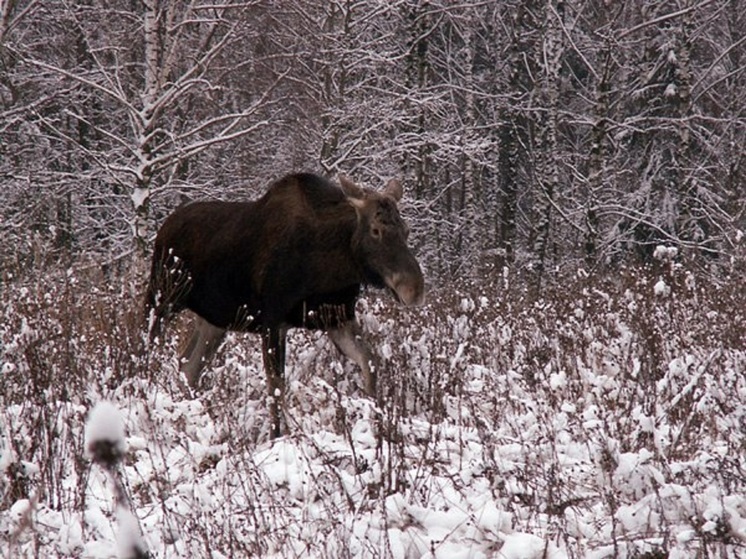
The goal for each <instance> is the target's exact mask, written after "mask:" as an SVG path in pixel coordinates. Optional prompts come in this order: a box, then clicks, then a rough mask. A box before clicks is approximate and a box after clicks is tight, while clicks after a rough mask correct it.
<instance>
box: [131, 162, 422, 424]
mask: <svg viewBox="0 0 746 559" xmlns="http://www.w3.org/2000/svg"><path fill="white" fill-rule="evenodd" d="M402 193H403V191H402V187H401V183H400V182H399V181H398V180H391V181H389V183H388V184H387V185H386V187H385V188H384V189H383V190H382V191H374V190H370V189H366V188H362V187H360V186H358V185H356V184H355V183H353V182H352V181H351V180H350V179H348V178H346V177H340V184H339V186H337V185H336V184H334V183H332V182H330V181H328V180H326V179H324V178H322V177H320V176H317V175H314V174H308V173H303V174H293V175H288V176H286V177H284V178H282V179H280V180H278V181H277V182H275V183H273V184H272V185H271V186H270V187H269V189H268V190H267V192H266V193H265V194H264V195H263V196H262V197H261V198H259V199H257V200H255V201H250V202H216V201H211V202H193V203H190V204H187V205H185V206H183V207H181V208H179V209H177V210H176V211H174V212H173V213H172V214H171V215H170V216H169V217H168V218H167V219H166V220H165V221H164V223H163V225H162V226H161V228H160V230H159V231H158V234H157V236H156V241H155V248H154V252H153V260H152V268H151V275H150V281H149V285H148V289H147V295H146V308H147V311H148V318H149V327H150V336H151V339H152V338H154V337H156V336H158V335H160V334H161V332H162V330H163V324H164V322H165V321H166V319H167V318H168V317H169V316H171V315H173V314H175V313H178V312H180V311H181V310H184V309H189V310H191V311H193V312H194V314H196V315H197V317H196V320H195V326H194V331H193V333H192V336H191V339H190V341H189V343H188V344H187V347H186V350H185V351H184V353H183V354H182V366H181V369H182V372H184V374H185V375H186V377H187V380H188V382H189V384H190V386H191V387H192V388H195V387H196V386H197V384H198V380H199V375H200V373H201V371H202V369H203V368H204V366H205V364H206V363H207V362H208V361H209V359H210V358H211V357H212V355H213V354H214V352H215V351H216V350H217V347H218V346H219V345H220V342H221V341H222V340H223V338H224V336H225V333H226V331H228V330H241V331H250V332H257V333H259V334H260V335H261V336H262V345H263V350H264V352H263V353H264V365H265V370H266V373H267V379H268V388H269V390H270V395H271V396H275V395H278V394H279V395H281V394H282V393H283V391H284V386H283V385H284V382H283V370H284V360H285V359H284V358H285V337H286V333H287V330H288V329H289V328H292V327H299V328H308V329H320V330H324V331H326V332H327V333H328V334H329V336H330V337H331V339H332V340H333V341H334V343H335V345H336V346H337V347H338V348H339V349H340V350H341V351H342V352H343V353H344V354H345V355H347V356H348V357H349V358H351V359H353V360H354V361H355V362H357V363H358V365H359V366H360V367H361V369H362V371H363V380H364V385H365V389H366V391H367V392H368V393H369V394H370V395H371V396H372V395H374V394H375V391H376V388H375V376H374V372H373V368H372V367H371V361H372V354H371V352H370V350H369V349H368V347H367V345H366V344H365V342H364V341H363V340H362V337H361V335H360V334H361V332H360V330H359V326H358V325H357V322H356V320H355V301H356V300H357V297H358V296H359V293H360V287H361V286H362V285H373V286H377V287H385V288H388V289H389V290H390V291H391V292H392V294H393V295H394V297H395V298H396V299H397V300H398V301H399V302H401V303H403V304H405V305H414V304H419V303H421V302H422V301H423V298H424V279H423V275H422V271H421V269H420V266H419V264H418V262H417V260H416V259H415V257H414V255H413V254H412V252H411V250H410V249H409V247H408V245H407V237H408V234H409V228H408V227H407V225H406V224H405V223H404V221H403V220H402V218H401V216H400V215H399V211H398V208H397V203H398V202H399V200H400V199H401V197H402ZM280 398H281V396H280ZM273 402H274V404H273V405H271V406H270V419H271V421H272V434H273V435H275V436H277V435H279V434H280V418H279V411H278V407H277V404H278V402H277V398H274V399H273Z"/></svg>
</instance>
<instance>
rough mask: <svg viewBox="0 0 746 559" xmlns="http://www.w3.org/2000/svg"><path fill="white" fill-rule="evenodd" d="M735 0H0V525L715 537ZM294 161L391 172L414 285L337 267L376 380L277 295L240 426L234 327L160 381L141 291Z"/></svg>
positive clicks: (735, 546)
mask: <svg viewBox="0 0 746 559" xmlns="http://www.w3.org/2000/svg"><path fill="white" fill-rule="evenodd" d="M745 8H746V3H745V2H743V1H741V0H505V1H498V0H489V1H480V0H453V1H447V0H429V1H426V0H393V1H387V0H323V1H321V0H249V1H238V0H214V1H211V0H189V1H187V0H0V557H2V558H3V559H5V558H8V559H11V558H12V559H17V558H19V557H50V558H51V557H59V558H68V557H88V558H92V559H109V558H110V557H112V556H114V555H115V553H116V549H117V545H118V546H119V552H118V556H119V557H142V556H144V550H145V549H148V550H149V551H150V555H149V556H150V557H158V558H163V559H165V558H169V559H170V558H181V557H209V558H211V559H218V558H221V557H278V558H285V557H335V558H336V557H386V558H397V559H399V558H401V559H404V558H410V557H428V558H438V557H442V558H448V559H452V558H454V557H463V558H467V557H468V558H472V559H478V558H486V557H501V558H503V559H539V558H551V559H565V558H567V559H576V558H577V559H580V558H583V559H586V558H591V559H604V558H611V557H614V558H620V559H621V558H625V559H627V558H629V559H660V558H662V557H668V558H670V559H684V558H686V559H688V558H691V557H701V558H707V557H722V558H727V559H731V558H732V559H735V558H737V557H738V558H740V557H743V556H744V549H746V452H744V449H746V405H745V403H746V375H744V371H745V370H746V336H745V335H744V332H746V304H745V303H744V290H743V278H744V270H745V269H746V251H745V249H744V246H745V244H746V240H744V231H745V230H746V214H745V210H746V189H745V188H744V177H745V171H746V169H745V168H744V165H745V164H746V161H744V158H745V156H746V150H745V149H744V145H746V144H745V142H744V140H745V136H746V93H745V92H746V9H745ZM299 170H307V171H315V172H319V173H322V174H325V175H327V176H330V177H332V178H333V177H334V176H335V175H336V174H337V173H338V172H344V173H346V174H348V175H349V176H350V177H352V178H353V179H354V180H356V181H358V182H359V183H362V184H364V185H368V186H372V187H378V186H380V185H382V184H383V183H384V181H385V180H387V179H389V178H391V177H394V176H398V177H401V178H402V179H403V182H404V186H405V190H406V195H405V198H404V200H403V201H402V208H401V209H402V213H403V214H404V217H405V218H406V219H407V221H408V222H409V224H410V225H411V229H412V235H411V237H410V242H411V244H412V245H413V250H414V251H415V253H416V254H417V257H418V259H419V261H420V262H421V263H422V265H423V269H424V271H425V276H426V279H427V284H428V285H427V287H428V295H427V303H426V304H425V305H424V306H422V307H418V308H415V309H412V308H410V309H402V308H400V307H398V306H396V305H395V304H394V303H393V302H392V301H390V298H386V297H385V295H384V294H382V293H380V292H378V291H375V290H371V291H366V292H364V294H363V297H362V298H361V300H360V301H359V303H358V308H357V310H358V317H359V319H360V322H361V323H362V326H363V327H364V330H365V331H366V332H367V334H368V336H369V340H370V342H371V347H372V350H373V352H374V354H375V358H376V360H377V363H378V364H379V365H380V368H379V373H380V375H379V379H380V381H379V385H380V389H379V396H380V398H379V399H378V401H377V402H374V401H372V400H371V399H369V398H367V397H365V396H364V395H363V394H362V393H361V391H360V390H359V388H358V380H359V376H360V375H359V372H358V371H357V370H356V369H355V368H354V367H352V366H351V365H350V364H349V363H347V362H345V361H344V360H340V359H339V357H338V355H337V353H336V352H335V351H334V348H333V347H332V344H331V343H330V342H329V341H328V340H327V339H326V338H325V337H324V336H320V335H318V334H314V333H308V332H304V331H300V330H296V331H293V332H292V335H291V337H290V339H289V351H288V367H287V396H286V398H285V400H284V402H283V414H284V416H285V418H286V420H287V424H288V426H289V432H288V433H287V434H286V435H285V436H284V437H282V438H280V439H277V440H270V437H269V430H268V423H269V421H268V418H267V412H266V394H267V392H266V386H265V383H264V374H263V371H262V367H261V363H262V357H261V349H260V347H259V344H258V340H257V339H256V337H255V336H249V335H239V334H231V335H230V336H229V337H228V339H227V341H226V343H225V344H224V345H223V347H222V348H221V349H220V351H219V353H218V355H217V358H216V359H215V360H214V362H213V363H212V364H211V365H210V366H209V367H208V368H207V371H206V373H205V375H204V377H203V380H204V385H203V387H202V390H201V391H200V393H199V394H197V395H196V396H193V395H189V394H185V393H184V391H183V390H182V386H181V385H180V384H179V381H178V374H177V371H178V361H177V358H176V356H177V355H178V354H179V347H178V346H179V345H180V343H181V342H182V341H183V340H184V339H185V333H186V327H187V326H188V316H182V317H181V318H180V319H178V320H176V321H174V324H173V325H172V326H171V327H170V328H169V331H168V332H169V335H168V336H166V337H165V339H163V340H159V344H154V345H153V346H150V347H148V349H147V351H143V350H142V348H143V337H144V329H143V321H142V318H143V317H142V296H143V290H144V289H143V288H144V284H145V275H146V269H147V257H148V256H149V253H150V251H151V246H152V239H153V236H154V234H155V231H156V230H157V227H158V225H159V224H160V223H161V222H162V221H163V219H164V218H165V216H166V215H168V214H169V213H170V212H171V211H172V210H173V209H174V208H176V207H177V206H179V205H180V204H182V203H184V202H185V201H187V200H193V199H204V198H220V199H231V200H239V199H240V200H244V199H250V198H255V197H257V196H259V195H260V194H261V193H262V192H263V191H264V190H265V189H266V187H267V186H268V184H270V182H271V181H272V180H274V179H277V178H279V177H280V176H282V175H284V174H286V173H288V172H292V171H299ZM185 314H187V313H185ZM185 319H186V320H185ZM101 400H107V401H109V402H111V403H112V404H113V406H114V408H116V409H119V410H121V413H122V421H123V422H124V431H125V432H126V435H127V437H126V447H127V450H126V453H125V454H124V455H123V456H121V457H120V458H121V463H119V464H116V465H111V464H109V465H108V466H106V465H105V466H104V467H102V466H101V464H95V463H93V462H92V460H91V455H90V453H89V452H87V450H89V449H88V448H87V444H86V438H85V433H84V425H85V423H86V421H89V422H91V421H92V419H91V416H92V415H95V414H91V409H92V408H93V407H94V406H95V405H96V404H97V403H98V402H100V401H101ZM94 427H95V426H94Z"/></svg>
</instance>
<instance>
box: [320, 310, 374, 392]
mask: <svg viewBox="0 0 746 559" xmlns="http://www.w3.org/2000/svg"><path fill="white" fill-rule="evenodd" d="M327 333H328V334H329V337H330V338H331V340H332V342H334V345H335V346H337V349H339V351H340V352H342V354H343V355H345V356H347V358H348V359H351V360H352V361H354V362H355V363H357V365H358V366H359V367H360V369H361V370H362V373H363V383H364V388H365V392H366V394H368V396H370V397H371V398H375V397H376V372H375V367H374V365H373V354H372V353H371V351H370V348H369V347H368V344H367V343H365V340H364V339H363V331H362V329H361V328H360V326H359V325H358V323H357V322H356V321H354V320H350V321H349V322H345V323H344V324H343V325H342V326H340V327H339V328H335V329H333V330H329V331H328V332H327Z"/></svg>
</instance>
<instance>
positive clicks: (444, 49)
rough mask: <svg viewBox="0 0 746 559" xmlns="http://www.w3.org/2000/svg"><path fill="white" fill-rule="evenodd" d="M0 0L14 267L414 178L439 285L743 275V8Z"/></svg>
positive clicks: (125, 249)
mask: <svg viewBox="0 0 746 559" xmlns="http://www.w3.org/2000/svg"><path fill="white" fill-rule="evenodd" d="M0 5H1V6H2V12H1V14H0V114H1V115H2V116H1V117H0V177H2V184H3V187H2V190H1V191H0V216H1V217H2V218H1V219H0V234H1V235H2V238H3V242H2V246H0V269H5V270H8V269H14V270H17V269H18V267H19V266H20V268H21V269H23V268H24V267H29V266H33V264H34V262H39V261H44V260H48V259H50V258H51V259H55V260H56V259H64V260H66V261H67V260H69V259H71V258H75V257H77V256H80V255H83V254H85V255H88V256H93V257H94V258H98V259H100V260H101V261H102V263H103V264H110V263H116V262H121V261H122V260H126V259H127V257H128V256H131V255H133V254H135V255H136V254H145V253H147V251H148V250H149V245H150V240H151V239H152V236H153V234H154V231H155V229H156V227H157V225H158V224H159V223H160V222H161V221H162V219H163V218H164V216H165V215H167V213H168V212H170V211H171V210H172V209H173V208H174V207H176V206H177V205H179V204H180V203H182V202H183V201H185V200H190V199H196V198H211V197H216V198H223V199H247V198H251V197H255V196H257V195H258V194H260V193H261V192H262V191H263V190H264V189H265V188H266V186H267V184H268V183H269V182H270V181H271V180H273V179H276V178H278V177H279V176H281V175H283V174H285V173H287V172H290V171H294V170H311V171H317V172H322V173H325V174H329V175H332V176H333V175H334V174H335V173H336V172H338V171H343V172H345V173H348V174H349V175H351V176H352V177H353V178H354V179H356V180H358V181H360V182H362V183H365V184H369V185H372V186H378V185H379V184H381V183H382V181H383V180H384V179H386V178H388V177H391V176H400V177H402V178H403V179H404V181H405V184H406V187H407V189H408V191H409V202H410V203H409V205H408V207H407V208H406V209H405V213H407V215H408V217H409V219H410V220H411V221H412V225H413V230H414V244H415V248H416V250H417V251H418V253H419V255H420V257H421V259H422V261H423V262H424V263H425V264H426V267H427V271H428V275H429V277H430V278H432V279H433V280H434V281H436V280H437V278H442V277H453V276H454V274H456V275H464V274H465V275H474V274H477V275H479V276H483V275H485V274H489V273H490V271H492V270H496V271H498V272H499V273H501V272H502V271H503V270H504V269H505V267H506V266H508V267H509V268H510V269H511V270H516V271H521V272H527V273H528V275H529V277H530V278H531V283H532V285H533V286H534V287H536V288H539V287H540V286H541V284H542V282H543V281H545V280H546V279H547V278H552V277H557V276H558V274H560V275H561V272H562V271H563V270H569V271H572V272H574V271H575V270H577V269H578V268H583V269H585V270H593V269H603V268H604V267H607V266H612V268H614V269H616V268H617V267H618V266H619V264H620V263H623V262H628V261H629V260H630V259H631V258H632V259H642V260H645V259H647V258H649V257H650V256H651V255H652V252H653V250H654V248H655V246H657V245H658V244H667V245H670V246H675V247H678V248H679V249H680V254H681V255H690V256H691V257H692V259H693V260H695V261H696V262H698V263H699V264H701V265H702V267H703V268H707V269H710V270H711V269H715V270H716V273H717V274H720V273H721V272H723V271H727V272H732V271H733V266H734V265H737V262H738V261H742V256H743V248H742V246H743V243H741V242H740V241H741V238H742V236H743V233H742V231H743V230H744V228H746V215H744V208H746V193H745V192H744V187H743V179H744V154H745V153H746V152H745V150H744V136H745V135H746V113H745V110H746V95H744V90H746V83H745V82H746V75H745V73H744V68H745V67H746V35H744V29H746V21H744V20H745V19H746V15H744V10H743V7H744V6H743V3H742V2H740V0H675V1H668V0H666V1H649V0H625V1H614V2H609V1H600V0H599V1H597V0H589V1H574V0H567V1H565V0H521V1H514V0H511V1H500V2H495V1H468V2H459V1H441V2H438V1H425V0H408V1H398V2H388V1H380V0H355V1H353V0H349V1H326V0H325V1H308V0H303V1H292V0H291V1H285V0H283V1H269V0H261V1H259V0H257V1H250V2H246V1H241V2H236V1H226V2H206V1H191V2H186V1H169V0H144V1H137V2H134V1H129V0H127V1H123V0H115V1H108V0H107V1H106V2H100V1H96V0H81V1H75V2H72V1H69V0H45V1H43V2H41V1H34V0H30V1H23V0H3V1H2V3H1V4H0ZM739 247H741V248H739ZM739 254H740V256H741V258H738V255H739ZM713 266H714V268H713Z"/></svg>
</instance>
